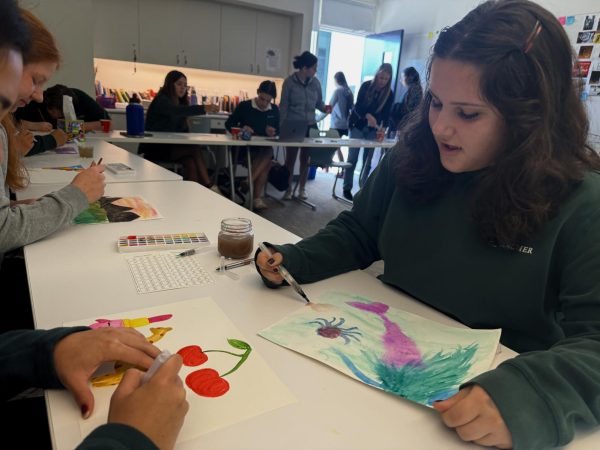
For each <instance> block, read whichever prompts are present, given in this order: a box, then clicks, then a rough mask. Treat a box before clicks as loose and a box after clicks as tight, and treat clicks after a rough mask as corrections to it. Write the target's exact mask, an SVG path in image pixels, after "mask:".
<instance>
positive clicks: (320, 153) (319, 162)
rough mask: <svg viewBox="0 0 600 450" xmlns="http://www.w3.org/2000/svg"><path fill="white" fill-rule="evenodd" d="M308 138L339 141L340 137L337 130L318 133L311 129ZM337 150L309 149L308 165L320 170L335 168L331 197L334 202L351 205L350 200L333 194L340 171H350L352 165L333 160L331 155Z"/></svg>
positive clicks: (335, 148)
mask: <svg viewBox="0 0 600 450" xmlns="http://www.w3.org/2000/svg"><path fill="white" fill-rule="evenodd" d="M309 137H311V138H319V137H325V138H329V139H339V137H340V135H339V133H338V131H337V130H331V129H330V130H326V131H319V130H315V129H311V130H310V133H309ZM337 150H338V147H327V148H313V149H310V151H309V155H310V165H311V166H319V167H322V168H325V167H336V168H337V174H336V176H335V178H334V181H333V187H332V189H331V196H332V197H333V198H334V199H336V200H339V201H341V202H343V203H346V204H349V205H352V202H351V201H350V200H346V199H345V198H344V197H339V196H338V195H337V194H336V192H335V188H336V186H337V182H338V175H340V174H341V173H342V170H344V169H345V170H349V169H352V164H350V163H348V162H344V161H334V160H333V155H335V153H336V152H337Z"/></svg>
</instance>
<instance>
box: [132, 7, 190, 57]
mask: <svg viewBox="0 0 600 450" xmlns="http://www.w3.org/2000/svg"><path fill="white" fill-rule="evenodd" d="M181 6H182V2H181V1H180V0H171V1H165V0H142V1H141V2H140V46H141V52H140V53H141V54H140V61H142V62H145V63H150V64H164V65H166V66H182V65H183V63H184V61H183V57H182V51H183V42H182V35H181V28H182V24H181V20H180V17H181V14H180V10H181Z"/></svg>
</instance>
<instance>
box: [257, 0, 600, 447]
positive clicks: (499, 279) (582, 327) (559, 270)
mask: <svg viewBox="0 0 600 450" xmlns="http://www.w3.org/2000/svg"><path fill="white" fill-rule="evenodd" d="M573 61H574V59H573V52H572V48H571V45H570V42H569V39H568V37H567V35H566V33H565V31H564V29H563V27H562V25H561V24H560V23H559V21H558V20H557V19H556V17H555V16H554V15H553V14H552V13H550V12H549V11H547V10H545V9H544V8H543V7H541V6H539V5H538V4H536V3H534V2H531V1H527V0H500V1H494V0H492V1H487V2H485V3H482V4H480V5H479V6H477V7H476V8H475V9H474V10H473V11H471V12H470V13H469V14H467V15H466V16H465V17H464V18H463V19H462V20H461V21H459V22H458V23H457V24H455V25H454V26H451V27H449V28H447V29H444V30H443V31H442V32H440V35H439V37H438V39H437V41H436V43H435V44H434V46H433V50H432V56H431V60H430V63H429V67H428V86H427V89H426V93H425V96H424V99H423V102H422V104H421V106H420V107H419V109H418V111H417V113H415V114H413V115H411V118H410V119H409V122H408V123H407V124H406V125H405V128H403V131H404V133H403V139H402V140H401V141H400V142H399V143H398V145H397V146H396V147H395V148H394V150H392V151H391V152H390V153H389V154H388V155H387V156H385V157H384V159H383V161H382V162H381V164H380V165H379V166H378V167H377V169H376V171H375V172H374V174H373V175H372V176H371V177H370V178H369V180H368V182H367V184H366V185H365V187H364V188H363V189H362V190H361V191H360V192H359V193H358V194H357V195H356V197H355V200H354V206H353V208H352V210H351V211H345V212H342V213H341V214H340V215H339V216H338V217H337V218H336V219H334V220H333V221H331V222H330V223H329V224H328V225H327V226H326V227H325V228H324V229H323V230H321V231H319V232H318V233H317V234H316V235H315V236H312V237H310V238H307V239H304V240H302V241H301V242H299V243H298V244H296V245H290V244H288V245H282V246H275V245H274V246H273V247H274V248H275V250H276V251H277V252H278V253H276V254H275V255H274V258H273V259H274V261H273V263H272V264H269V263H268V260H269V257H268V256H267V255H266V254H265V253H263V252H261V253H259V254H258V255H257V265H258V267H259V268H260V272H261V273H262V275H263V276H264V278H265V280H266V281H267V283H269V284H270V285H279V284H281V282H282V277H281V275H280V273H277V272H274V269H276V268H277V266H279V265H280V264H284V265H285V267H286V268H287V269H288V271H289V272H290V273H291V274H292V275H293V276H294V278H295V279H296V280H297V281H298V282H300V283H311V282H314V281H317V280H320V279H322V278H324V277H330V276H335V275H337V274H341V273H344V272H348V271H352V270H356V269H364V268H366V267H368V266H369V265H370V264H371V263H373V262H374V261H377V260H380V259H383V260H384V261H385V271H384V273H383V275H382V276H381V280H382V281H383V282H385V283H387V284H390V285H392V286H394V287H397V288H399V289H401V290H402V291H403V292H406V293H408V294H409V295H411V296H413V297H414V298H416V299H418V300H419V301H422V302H424V303H426V304H427V305H430V306H431V307H433V308H435V309H437V310H439V311H441V312H443V313H445V314H448V315H450V316H451V317H453V318H456V319H457V320H459V321H461V322H462V323H464V324H465V325H468V326H469V327H473V328H502V338H501V342H502V343H503V344H504V345H506V346H507V347H509V348H512V349H513V350H515V351H517V352H520V353H521V354H520V355H519V356H517V357H515V358H513V359H511V360H508V361H506V362H504V363H502V364H500V365H499V366H498V367H497V368H495V369H493V370H490V371H488V372H486V373H484V374H482V375H480V376H478V377H475V378H474V379H472V380H468V381H466V383H465V384H464V385H463V386H462V389H461V390H460V391H459V392H458V393H457V394H456V395H454V396H452V397H450V398H448V399H446V400H444V401H440V402H437V403H435V404H434V405H433V406H434V408H435V409H436V410H437V411H439V412H440V414H441V418H442V420H443V422H444V423H445V424H446V425H447V426H448V427H451V428H453V429H455V430H456V432H457V433H458V436H459V437H460V438H461V439H464V440H466V441H472V442H475V443H477V444H480V445H484V446H496V447H499V448H502V449H508V448H515V449H527V450H538V449H543V448H548V447H553V446H560V445H565V444H567V443H568V442H569V441H571V440H572V439H573V436H574V433H575V431H576V429H577V428H578V427H579V426H580V425H582V426H585V425H587V426H588V427H589V426H594V427H597V426H598V424H599V421H600V401H599V399H600V277H599V274H600V173H599V172H600V158H599V156H598V155H597V154H596V152H594V150H593V149H592V148H591V147H590V146H589V145H588V144H587V131H588V119H587V117H586V113H585V109H584V107H583V104H582V102H581V100H580V97H579V88H578V86H577V85H576V83H574V82H573V79H572V67H573ZM595 439H596V440H597V439H598V438H595Z"/></svg>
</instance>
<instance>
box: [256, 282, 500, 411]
mask: <svg viewBox="0 0 600 450" xmlns="http://www.w3.org/2000/svg"><path fill="white" fill-rule="evenodd" d="M258 334H259V335H260V336H262V337H264V338H266V339H268V340H270V341H272V342H274V343H276V344H279V345H281V346H283V347H287V348H289V349H292V350H295V351H297V352H299V353H302V354H304V355H307V356H310V357H311V358H314V359H317V360H319V361H321V362H323V363H325V364H327V365H329V366H331V367H333V368H335V369H337V370H339V371H340V372H342V373H344V374H346V375H348V376H350V377H352V378H355V379H357V380H359V381H361V382H363V383H365V384H367V385H369V386H373V387H376V388H379V389H382V390H384V391H386V392H390V393H392V394H396V395H399V396H401V397H404V398H407V399H409V400H412V401H414V402H416V403H420V404H423V405H427V406H431V404H432V403H433V402H435V401H436V400H441V399H445V398H448V397H450V396H452V395H454V394H455V393H456V392H457V391H458V389H459V387H460V385H461V384H462V383H464V382H466V381H467V380H469V379H471V378H473V377H474V376H476V375H478V374H480V373H483V372H485V371H487V370H488V369H489V368H490V365H491V363H492V361H493V359H494V356H495V354H496V351H497V348H498V342H499V339H500V330H471V329H466V328H456V327H449V326H445V325H441V324H439V323H437V322H434V321H431V320H428V319H424V318H422V317H419V316H416V315H414V314H411V313H408V312H405V311H402V310H399V309H396V308H392V307H389V306H388V305H386V304H384V303H379V302H376V301H372V300H369V299H367V298H363V297H359V296H356V295H351V294H347V293H336V292H331V293H327V294H325V295H323V296H321V297H320V298H319V300H318V303H313V304H307V305H305V306H304V307H303V308H301V309H300V310H298V311H296V312H295V313H293V314H291V315H289V316H288V317H286V318H284V319H283V320H281V321H279V322H277V323H276V324H274V325H272V326H270V327H269V328H266V329H265V330H262V331H260V332H259V333H258Z"/></svg>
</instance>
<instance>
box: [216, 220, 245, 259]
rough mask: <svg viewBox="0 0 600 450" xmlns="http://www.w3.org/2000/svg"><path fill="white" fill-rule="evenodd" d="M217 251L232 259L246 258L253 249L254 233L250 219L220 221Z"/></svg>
mask: <svg viewBox="0 0 600 450" xmlns="http://www.w3.org/2000/svg"><path fill="white" fill-rule="evenodd" d="M217 246H218V251H219V253H220V254H221V255H222V256H225V257H226V258H232V259H241V258H246V257H247V256H249V255H250V253H252V250H253V249H254V231H253V230H252V222H251V221H250V219H244V218H242V217H234V218H230V219H223V220H222V221H221V231H220V232H219V238H218V244H217Z"/></svg>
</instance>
